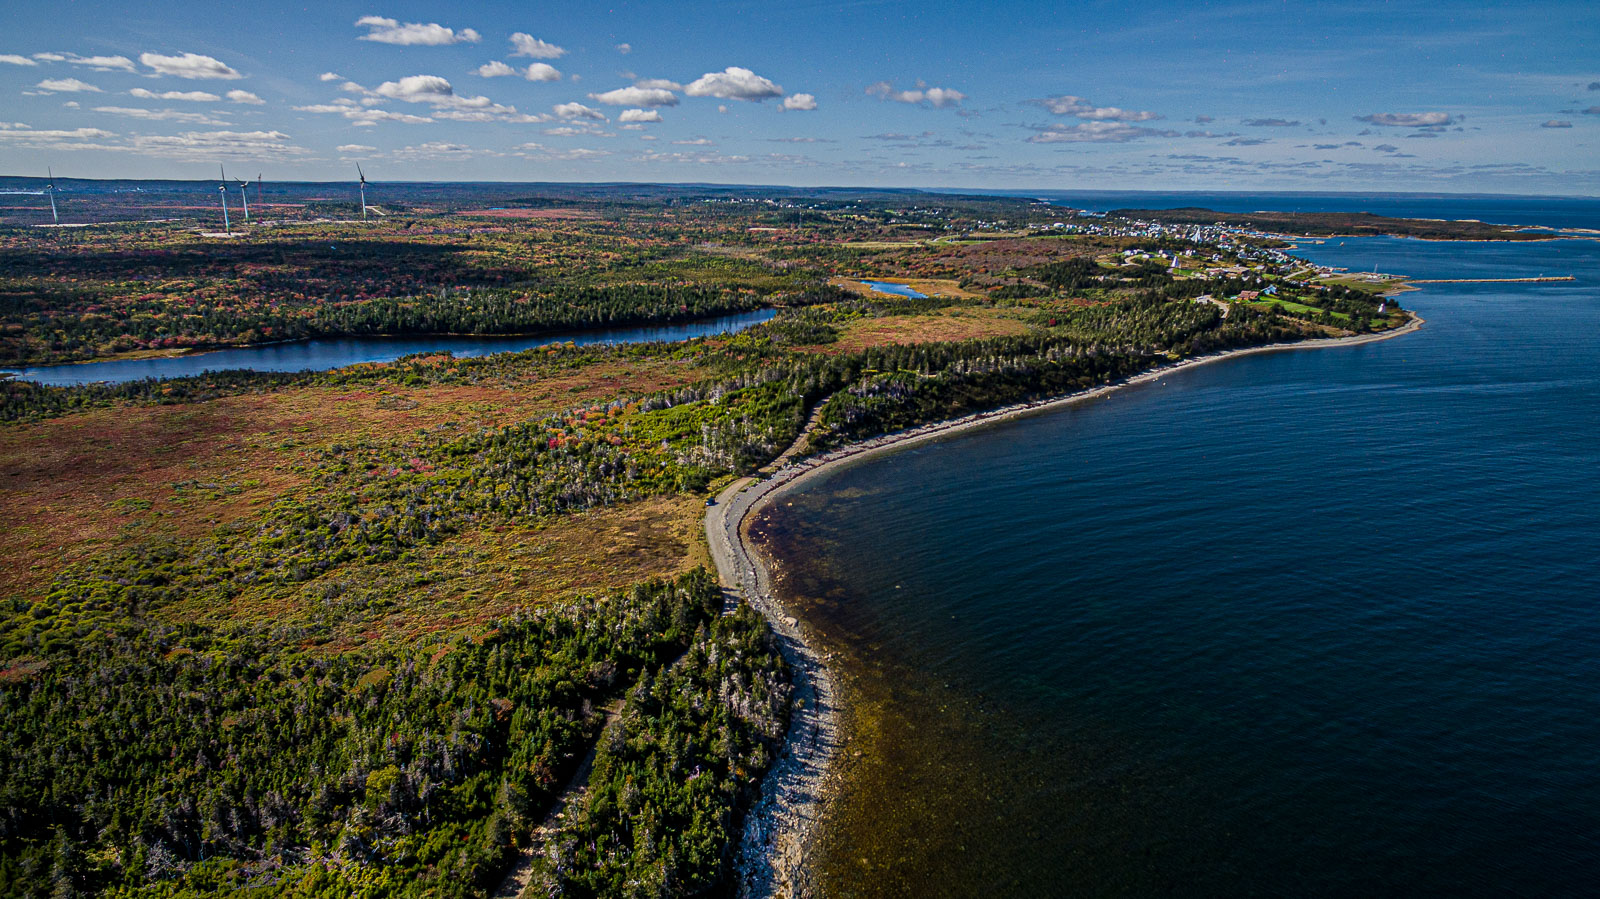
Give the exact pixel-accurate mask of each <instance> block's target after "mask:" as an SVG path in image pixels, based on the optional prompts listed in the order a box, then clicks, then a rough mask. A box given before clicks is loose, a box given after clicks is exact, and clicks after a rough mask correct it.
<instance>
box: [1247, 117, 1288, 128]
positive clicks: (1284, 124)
mask: <svg viewBox="0 0 1600 899" xmlns="http://www.w3.org/2000/svg"><path fill="white" fill-rule="evenodd" d="M1243 124H1245V125H1249V126H1250V127H1252V128H1293V127H1295V126H1296V125H1299V124H1300V120H1299V119H1293V120H1291V119H1245V120H1244V122H1243Z"/></svg>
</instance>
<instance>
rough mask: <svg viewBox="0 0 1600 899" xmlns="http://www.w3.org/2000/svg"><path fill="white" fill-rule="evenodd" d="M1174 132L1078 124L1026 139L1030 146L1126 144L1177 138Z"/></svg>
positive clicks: (1102, 123)
mask: <svg viewBox="0 0 1600 899" xmlns="http://www.w3.org/2000/svg"><path fill="white" fill-rule="evenodd" d="M1178 136H1179V135H1178V132H1176V131H1161V130H1157V129H1155V128H1140V127H1138V126H1136V125H1129V124H1127V123H1125V122H1108V121H1097V122H1080V123H1079V124H1077V125H1051V126H1050V127H1049V128H1046V129H1044V130H1043V131H1040V132H1039V133H1038V134H1035V135H1034V136H1032V137H1030V138H1028V143H1030V144H1078V143H1126V142H1128V141H1131V140H1137V139H1139V138H1141V137H1178Z"/></svg>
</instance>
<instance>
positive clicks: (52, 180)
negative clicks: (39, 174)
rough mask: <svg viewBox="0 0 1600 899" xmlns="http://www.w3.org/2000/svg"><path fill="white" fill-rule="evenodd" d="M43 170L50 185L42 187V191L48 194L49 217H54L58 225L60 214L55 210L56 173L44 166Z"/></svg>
mask: <svg viewBox="0 0 1600 899" xmlns="http://www.w3.org/2000/svg"><path fill="white" fill-rule="evenodd" d="M45 172H46V173H48V174H49V175H50V186H49V187H46V188H45V189H44V192H45V193H46V194H48V195H49V196H50V217H51V218H53V219H55V222H56V224H58V225H59V224H61V214H60V213H58V212H56V173H55V172H54V171H52V170H51V169H50V168H48V167H46V168H45Z"/></svg>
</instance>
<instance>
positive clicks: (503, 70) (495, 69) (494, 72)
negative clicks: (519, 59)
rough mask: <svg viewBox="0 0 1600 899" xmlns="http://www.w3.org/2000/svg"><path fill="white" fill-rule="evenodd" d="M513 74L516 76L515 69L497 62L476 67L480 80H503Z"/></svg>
mask: <svg viewBox="0 0 1600 899" xmlns="http://www.w3.org/2000/svg"><path fill="white" fill-rule="evenodd" d="M515 74H517V70H516V69H514V68H512V67H511V66H508V65H506V64H505V63H503V62H500V61H499V60H494V61H492V62H486V63H484V64H483V65H481V66H478V75H479V77H482V78H504V77H506V76H507V75H515Z"/></svg>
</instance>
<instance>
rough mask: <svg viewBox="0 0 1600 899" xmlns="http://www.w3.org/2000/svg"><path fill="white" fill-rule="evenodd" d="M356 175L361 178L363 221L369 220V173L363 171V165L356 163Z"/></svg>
mask: <svg viewBox="0 0 1600 899" xmlns="http://www.w3.org/2000/svg"><path fill="white" fill-rule="evenodd" d="M356 174H357V175H360V176H361V220H362V221H363V222H364V221H366V220H367V173H366V172H363V171H361V163H359V162H358V163H356Z"/></svg>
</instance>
